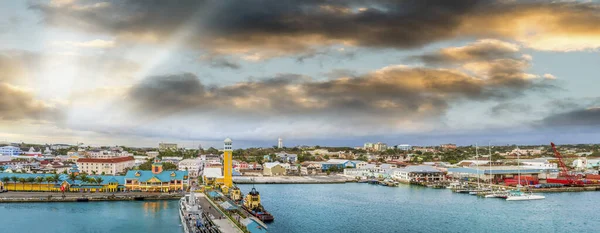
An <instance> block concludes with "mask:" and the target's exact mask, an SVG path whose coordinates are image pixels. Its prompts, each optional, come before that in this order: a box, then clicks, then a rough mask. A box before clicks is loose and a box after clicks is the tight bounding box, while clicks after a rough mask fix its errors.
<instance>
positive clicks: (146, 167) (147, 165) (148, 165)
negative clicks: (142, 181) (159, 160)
mask: <svg viewBox="0 0 600 233" xmlns="http://www.w3.org/2000/svg"><path fill="white" fill-rule="evenodd" d="M152 163H153V162H152V160H148V161H146V162H144V163H142V164H140V166H138V169H139V170H144V171H150V170H152Z"/></svg>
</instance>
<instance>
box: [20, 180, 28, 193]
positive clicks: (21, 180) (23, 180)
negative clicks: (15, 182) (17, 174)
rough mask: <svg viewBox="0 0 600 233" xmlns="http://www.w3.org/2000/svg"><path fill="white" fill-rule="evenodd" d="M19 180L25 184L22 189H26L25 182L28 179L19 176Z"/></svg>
mask: <svg viewBox="0 0 600 233" xmlns="http://www.w3.org/2000/svg"><path fill="white" fill-rule="evenodd" d="M19 182H20V183H21V184H23V186H22V187H23V188H22V189H21V190H22V191H25V182H27V179H25V178H19Z"/></svg>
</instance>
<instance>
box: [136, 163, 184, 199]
mask: <svg viewBox="0 0 600 233" xmlns="http://www.w3.org/2000/svg"><path fill="white" fill-rule="evenodd" d="M188 174H189V173H188V171H163V168H162V163H161V162H160V160H158V159H157V160H155V161H154V163H153V164H152V170H151V171H142V170H130V171H128V172H127V174H126V175H125V188H126V189H127V190H139V191H152V192H169V191H178V190H187V188H188V186H189V177H188Z"/></svg>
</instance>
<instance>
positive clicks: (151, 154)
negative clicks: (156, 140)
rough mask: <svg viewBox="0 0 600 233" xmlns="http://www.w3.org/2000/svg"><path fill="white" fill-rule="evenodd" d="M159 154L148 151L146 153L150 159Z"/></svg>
mask: <svg viewBox="0 0 600 233" xmlns="http://www.w3.org/2000/svg"><path fill="white" fill-rule="evenodd" d="M158 154H159V152H158V151H148V152H146V155H147V156H148V157H150V158H153V159H154V158H156V156H158Z"/></svg>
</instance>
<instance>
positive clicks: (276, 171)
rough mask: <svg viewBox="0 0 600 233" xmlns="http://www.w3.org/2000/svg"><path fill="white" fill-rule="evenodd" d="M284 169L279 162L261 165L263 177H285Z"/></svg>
mask: <svg viewBox="0 0 600 233" xmlns="http://www.w3.org/2000/svg"><path fill="white" fill-rule="evenodd" d="M285 172H286V169H285V167H284V166H283V165H282V164H280V163H279V162H273V163H265V164H264V165H263V175H265V176H282V175H285Z"/></svg>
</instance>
